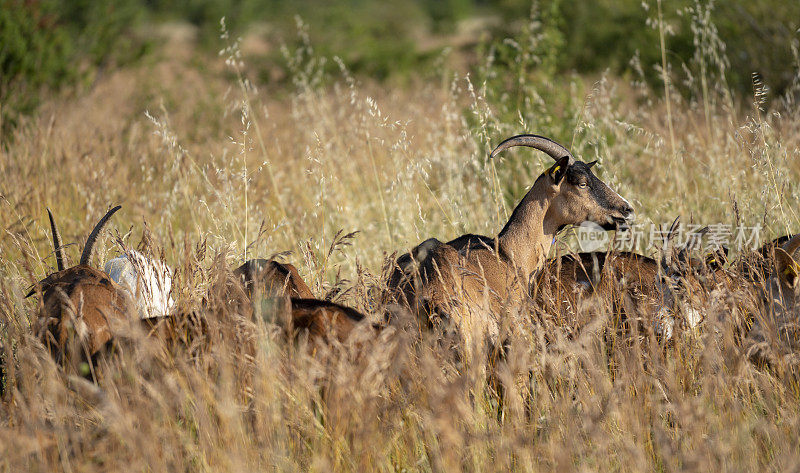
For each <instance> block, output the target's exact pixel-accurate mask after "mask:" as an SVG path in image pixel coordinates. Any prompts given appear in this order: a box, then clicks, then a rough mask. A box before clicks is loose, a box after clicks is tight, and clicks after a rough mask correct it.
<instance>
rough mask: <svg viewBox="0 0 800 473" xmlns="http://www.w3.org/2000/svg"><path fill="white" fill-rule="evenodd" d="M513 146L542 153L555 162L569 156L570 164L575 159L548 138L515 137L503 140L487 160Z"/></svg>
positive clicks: (535, 136)
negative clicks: (524, 147)
mask: <svg viewBox="0 0 800 473" xmlns="http://www.w3.org/2000/svg"><path fill="white" fill-rule="evenodd" d="M514 146H527V147H529V148H535V149H538V150H539V151H544V152H545V153H547V154H548V155H549V156H550V157H551V158H553V159H554V160H556V161H558V160H559V159H561V158H563V157H564V156H569V162H570V164H572V163H573V162H575V157H573V156H572V153H570V152H569V150H568V149H567V148H565V147H563V146H562V145H560V144H558V143H556V142H555V141H553V140H551V139H550V138H545V137H544V136H540V135H517V136H512V137H511V138H508V139H505V140H503V141H502V142H501V143H500V144H499V145H497V147H496V148H495V149H494V150H492V152H491V153H489V159H491V158H494V157H495V156H497V155H498V154H500V153H501V152H503V151H504V150H506V149H508V148H511V147H514Z"/></svg>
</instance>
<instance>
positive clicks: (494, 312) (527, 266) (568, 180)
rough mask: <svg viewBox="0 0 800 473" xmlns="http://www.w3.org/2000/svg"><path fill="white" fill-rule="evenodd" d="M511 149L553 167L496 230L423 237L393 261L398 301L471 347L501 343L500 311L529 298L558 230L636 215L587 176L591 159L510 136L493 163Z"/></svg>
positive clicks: (546, 142)
mask: <svg viewBox="0 0 800 473" xmlns="http://www.w3.org/2000/svg"><path fill="white" fill-rule="evenodd" d="M513 146H528V147H532V148H535V149H538V150H540V151H543V152H545V153H547V154H548V155H549V156H550V157H552V158H553V159H554V160H555V161H556V162H555V164H554V165H553V166H552V167H550V168H549V169H548V170H546V171H545V172H544V173H542V174H541V175H540V176H539V178H538V179H536V182H535V183H534V184H533V186H532V187H531V189H530V190H529V191H528V193H527V194H526V195H525V197H524V198H523V199H522V201H521V202H520V203H519V205H517V207H516V208H515V209H514V211H513V213H512V214H511V217H510V218H509V220H508V222H507V223H506V225H505V227H504V228H503V229H502V230H501V231H500V233H499V234H498V235H497V236H496V237H493V238H486V237H481V236H475V235H464V236H462V237H459V238H456V239H455V240H453V241H452V242H451V243H452V244H449V243H448V244H445V243H442V242H440V241H439V240H436V239H429V240H426V241H425V242H423V243H422V244H420V245H419V246H417V247H416V248H414V249H413V250H412V251H411V253H410V256H406V255H404V256H401V257H400V258H399V259H398V264H397V266H398V269H399V271H400V272H401V273H402V277H394V275H393V277H392V278H390V281H389V282H388V285H389V289H390V291H391V292H392V293H393V294H394V297H395V299H396V300H397V301H398V302H400V303H402V304H406V305H407V306H408V307H409V308H411V310H412V312H415V313H417V314H418V316H419V318H420V322H421V323H423V324H429V323H433V324H435V325H445V326H447V327H446V330H447V331H452V332H457V333H459V334H460V337H461V339H462V341H463V342H465V343H466V345H467V346H468V347H469V346H470V345H472V340H477V341H480V340H481V339H485V338H486V337H487V336H488V340H489V341H490V342H491V343H496V342H497V341H498V339H497V338H498V335H499V327H500V323H499V322H500V320H499V316H500V313H501V312H502V308H503V307H504V306H510V307H513V306H516V305H518V304H519V303H520V302H521V301H522V300H523V299H524V298H525V297H526V293H527V287H528V283H529V278H530V277H531V275H532V274H533V273H534V272H536V271H537V270H538V269H539V268H541V267H542V266H543V265H544V263H545V259H546V257H547V253H548V252H549V250H550V246H551V245H552V243H553V241H554V239H555V236H556V234H557V233H558V232H559V231H560V230H561V229H563V228H564V227H566V226H569V225H574V224H579V223H581V222H583V221H586V220H589V221H592V222H595V223H597V224H598V225H601V226H602V227H603V228H605V229H613V228H616V226H617V225H620V224H624V223H625V222H626V221H627V220H628V219H629V218H630V217H631V216H632V215H633V209H632V208H631V206H630V204H629V203H628V202H627V201H626V200H625V199H623V198H622V197H620V196H619V194H617V193H616V192H614V191H613V190H611V188H609V187H608V185H606V184H605V183H604V182H602V181H601V180H600V179H598V178H597V177H596V176H595V175H594V174H593V173H592V170H591V168H592V166H594V164H595V162H591V163H584V162H582V161H578V160H576V159H575V158H574V157H573V156H572V154H571V153H570V152H569V151H568V150H567V149H566V148H564V147H563V146H561V145H560V144H558V143H556V142H554V141H552V140H550V139H548V138H544V137H542V136H537V135H518V136H515V137H512V138H509V139H507V140H505V141H503V142H502V143H500V145H498V146H497V148H495V149H494V150H493V151H492V153H491V154H490V158H491V157H494V156H496V155H497V154H498V153H500V152H501V151H503V150H505V149H508V148H510V147H513ZM401 264H402V266H401ZM395 273H396V272H395Z"/></svg>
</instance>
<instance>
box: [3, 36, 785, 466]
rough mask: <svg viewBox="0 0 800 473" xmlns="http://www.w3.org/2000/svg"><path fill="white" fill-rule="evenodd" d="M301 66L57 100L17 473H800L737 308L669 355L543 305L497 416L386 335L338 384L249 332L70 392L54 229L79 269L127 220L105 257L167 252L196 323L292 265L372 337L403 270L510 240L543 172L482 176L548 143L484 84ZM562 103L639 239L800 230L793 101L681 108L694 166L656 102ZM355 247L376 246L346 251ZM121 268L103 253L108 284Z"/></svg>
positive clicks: (21, 259)
mask: <svg viewBox="0 0 800 473" xmlns="http://www.w3.org/2000/svg"><path fill="white" fill-rule="evenodd" d="M229 53H230V52H229ZM292 54H294V53H292ZM298 54H299V56H298V58H299V60H298V61H297V63H296V64H295V69H294V70H293V71H291V74H292V77H294V78H295V87H294V89H293V90H292V91H291V92H290V93H286V91H277V90H257V89H256V88H255V87H253V86H252V84H250V83H249V82H247V81H246V80H244V79H243V78H242V77H243V76H245V75H247V73H246V72H245V69H243V68H242V66H240V65H238V64H234V66H235V67H233V68H232V69H231V68H227V69H226V68H224V67H223V66H222V65H221V64H218V63H214V62H206V61H203V62H200V64H202V66H197V65H196V64H197V62H196V61H193V60H184V59H175V58H169V57H168V58H166V59H165V60H163V61H158V62H156V63H154V64H152V65H150V66H146V67H139V68H136V69H126V70H121V71H118V72H114V73H110V74H109V75H108V76H106V77H104V78H102V79H101V80H100V81H99V82H98V83H97V84H96V85H95V86H94V87H93V89H92V90H91V91H90V92H89V93H88V94H85V95H82V96H79V97H73V98H69V97H68V98H54V99H52V100H51V101H50V102H49V104H48V105H47V106H45V107H44V108H43V109H42V111H41V113H40V114H39V115H38V116H37V117H35V118H32V119H31V120H30V121H29V122H28V123H25V124H24V125H23V126H22V127H20V129H19V130H18V131H17V133H16V135H15V136H14V137H13V140H12V141H9V142H8V143H4V144H3V146H2V149H0V176H2V178H1V179H2V189H1V190H0V192H2V196H1V197H0V222H2V225H3V230H4V231H3V233H2V234H0V344H2V345H3V346H4V347H5V348H6V354H5V356H6V367H7V368H6V369H7V379H6V381H5V382H6V392H5V394H4V396H3V400H2V403H0V469H2V470H3V471H26V470H27V471H51V470H55V469H57V470H64V471H113V470H125V471H188V470H190V471H255V470H270V471H331V470H334V471H458V470H468V471H508V470H515V471H542V470H558V471H572V470H576V471H653V470H657V471H676V470H680V471H686V470H695V471H757V470H764V469H766V470H772V471H787V470H792V469H796V468H798V466H799V465H800V455H798V453H799V452H798V447H800V445H799V444H798V440H797V433H798V431H800V397H799V395H800V392H798V386H797V382H796V380H794V378H792V377H790V376H782V375H780V374H771V373H768V372H765V371H759V370H757V369H756V368H754V367H753V366H752V365H751V364H749V363H748V362H747V360H746V355H745V353H744V352H743V350H742V349H741V348H740V347H739V346H738V345H737V344H736V343H735V342H734V336H733V334H732V329H731V327H730V325H731V324H730V323H728V322H727V321H728V320H729V319H731V318H733V317H734V316H735V315H736V314H737V313H738V312H737V311H740V309H741V307H739V306H737V304H738V303H739V302H740V300H739V299H737V295H736V294H728V295H726V294H722V295H718V296H717V297H713V298H711V300H712V301H713V302H712V303H711V304H712V305H711V306H710V308H709V311H710V313H711V314H713V317H711V316H710V317H709V318H708V319H707V324H706V327H705V329H704V331H703V333H702V334H701V335H700V336H697V337H688V338H686V339H685V340H681V341H679V342H678V343H676V345H675V346H673V347H670V348H668V349H666V350H665V349H663V348H662V347H659V346H657V345H653V344H652V343H639V342H638V341H637V342H635V343H630V342H629V341H628V339H627V338H623V339H617V338H616V337H615V336H609V335H608V330H607V328H606V327H607V326H608V325H607V324H605V323H604V321H607V320H610V319H612V318H613V314H612V313H611V307H610V304H603V303H597V304H594V305H591V306H587V308H586V310H589V311H592V312H593V313H594V314H595V317H594V319H595V320H596V321H597V322H596V323H594V324H592V325H591V326H590V327H588V328H586V329H585V330H584V331H582V332H581V333H580V334H579V335H578V336H575V337H573V338H570V337H567V336H566V330H567V329H566V328H564V327H559V326H558V325H557V324H554V323H553V322H552V320H553V318H552V317H549V316H550V315H552V314H544V313H542V312H541V310H539V309H537V308H535V307H526V308H524V309H523V310H522V311H521V312H520V313H519V314H516V313H510V314H508V320H509V321H510V322H509V345H510V348H509V350H510V352H509V356H508V357H507V359H506V361H504V362H502V363H501V365H500V366H499V367H498V368H497V373H499V378H500V380H501V381H502V382H503V384H504V386H505V390H506V392H505V395H504V396H505V397H504V402H503V404H502V406H501V407H498V406H499V401H498V397H497V395H496V394H495V393H494V392H493V391H492V390H490V389H488V388H487V387H486V386H487V383H486V377H487V367H486V366H484V365H482V364H480V363H475V364H472V365H469V366H463V365H458V364H454V363H453V362H452V361H449V358H448V356H447V354H446V353H443V352H442V350H441V349H440V348H439V347H438V346H437V344H436V343H435V341H434V340H431V339H429V338H430V337H423V338H422V339H421V340H420V339H418V338H417V337H416V335H415V334H414V333H410V332H407V331H405V330H404V329H402V328H400V327H393V328H391V329H388V330H386V331H384V332H383V333H382V334H381V335H380V337H379V339H378V340H377V341H372V342H366V343H367V346H368V348H367V349H366V350H364V351H362V352H355V351H353V348H352V347H346V346H345V347H340V346H334V347H333V348H332V352H333V353H331V354H330V355H331V356H330V357H329V358H324V360H325V361H323V362H320V361H319V360H318V359H313V358H309V357H307V356H305V355H304V354H303V352H302V351H301V350H299V349H297V348H296V347H294V346H287V345H286V344H284V343H282V342H281V341H280V340H279V339H278V338H277V336H276V335H275V330H274V329H273V328H272V327H271V326H270V325H269V324H265V323H263V322H258V323H253V322H252V321H247V320H240V319H237V318H236V314H231V317H232V318H231V320H233V321H235V322H236V324H233V325H232V326H229V327H223V329H221V330H222V331H221V334H222V335H221V336H219V337H217V339H216V340H215V343H213V344H212V345H211V347H210V348H208V350H206V351H203V350H200V351H197V352H193V354H190V353H189V351H190V350H185V349H181V348H175V349H172V350H166V351H165V350H164V349H163V348H162V347H161V346H160V345H159V344H158V343H157V342H156V341H154V340H152V339H143V338H141V337H140V336H138V335H136V334H133V335H132V341H131V343H123V344H122V348H121V349H120V353H119V354H118V356H116V357H115V358H114V359H113V360H112V361H111V362H110V363H111V365H112V366H110V367H108V368H107V370H106V371H105V373H106V374H105V376H104V377H103V379H102V380H101V381H100V383H99V384H98V385H92V384H89V383H88V382H86V381H84V380H82V379H79V378H75V377H74V376H72V377H70V376H67V375H65V374H64V373H62V372H61V371H60V370H59V369H58V368H57V367H56V366H55V365H54V364H53V362H52V361H51V359H50V357H49V355H48V353H46V352H45V350H44V349H43V348H42V347H41V345H40V344H39V343H38V342H37V341H35V340H34V338H33V336H32V335H31V329H30V326H31V323H32V321H33V319H34V313H35V309H36V301H34V300H26V299H23V295H24V294H25V292H26V289H27V287H28V286H29V284H30V283H32V282H33V281H34V280H36V279H38V278H41V277H43V276H44V275H45V274H47V273H49V272H51V271H52V270H53V267H54V266H55V263H54V258H53V256H52V254H51V247H50V243H49V242H50V240H49V234H48V230H47V226H46V223H45V222H46V220H45V213H44V208H45V207H50V208H51V209H52V210H53V212H54V214H55V216H56V218H57V219H58V221H59V225H60V227H61V233H62V236H63V238H64V240H65V241H66V242H74V243H77V245H76V246H73V247H70V248H68V250H67V254H68V255H70V257H71V258H72V261H73V263H74V261H75V260H76V258H77V254H78V249H77V248H79V247H80V245H81V244H82V242H83V239H84V238H85V234H86V233H87V232H88V230H89V229H90V228H91V226H92V225H93V223H94V222H95V221H96V219H97V218H98V217H99V216H100V215H102V213H103V212H104V211H105V210H106V208H107V207H108V206H109V205H111V204H121V205H123V210H122V211H121V212H120V213H119V214H118V215H116V216H115V217H114V219H113V221H112V224H111V226H110V227H111V228H112V232H111V233H112V234H117V235H119V237H120V241H122V242H124V244H127V245H137V244H140V243H139V242H140V241H141V242H142V243H141V244H140V245H141V246H144V247H146V251H148V252H150V253H151V254H156V255H160V254H163V258H165V260H166V261H168V262H169V263H170V264H171V265H172V266H173V267H175V268H176V269H177V274H176V278H175V281H176V285H177V289H176V299H177V300H178V303H179V305H181V306H183V307H188V308H194V309H197V308H198V307H199V306H200V303H199V300H200V298H201V297H202V295H204V294H206V293H207V291H208V289H209V288H210V287H211V286H212V284H211V283H212V281H213V280H214V279H215V278H216V277H217V276H218V275H219V274H220V271H221V269H220V266H223V267H224V266H226V265H227V267H228V268H232V267H235V265H238V264H239V263H240V262H242V260H243V259H244V256H245V253H246V254H247V256H248V257H266V256H269V255H271V254H274V253H278V252H283V251H292V252H293V253H292V255H291V256H290V257H289V259H290V260H291V261H293V262H294V263H295V264H297V265H298V267H299V268H300V270H301V273H302V274H303V275H304V277H306V279H307V281H308V282H309V285H310V286H311V288H312V290H314V291H315V292H316V293H318V294H320V295H326V294H328V295H330V296H331V297H334V298H335V300H337V301H339V302H343V303H346V304H349V305H351V306H353V307H356V308H358V309H361V310H363V311H365V312H367V313H369V314H370V316H371V317H372V318H373V319H379V318H380V316H381V313H380V310H379V308H376V307H373V306H372V300H373V298H372V296H373V295H374V291H375V290H376V288H377V289H380V280H381V274H380V273H381V267H382V264H383V263H384V260H385V258H386V256H387V254H389V253H391V252H393V251H396V250H403V249H407V248H408V247H410V246H412V245H415V244H416V243H417V242H419V241H421V240H423V239H425V238H428V237H431V236H436V237H438V238H440V239H442V240H445V239H450V238H451V237H455V236H457V235H460V234H462V233H465V232H471V233H481V234H494V233H496V232H497V231H498V230H499V229H500V228H501V227H502V224H503V223H504V220H505V218H506V216H507V215H508V214H510V209H511V207H510V206H512V205H513V204H514V202H515V201H516V200H518V199H519V198H520V197H521V194H520V193H516V190H517V189H520V188H524V186H525V185H528V184H530V183H532V182H533V180H534V179H535V178H536V176H537V175H538V174H539V173H540V172H541V171H542V170H543V169H544V167H545V166H547V164H548V163H547V160H546V158H545V157H542V156H539V155H534V154H532V153H531V152H530V151H519V152H517V153H515V154H513V155H512V157H511V158H506V159H504V160H503V161H500V162H498V163H496V164H494V165H492V164H490V163H487V162H486V159H485V156H486V152H487V151H488V149H485V147H484V146H482V145H478V144H477V143H482V142H483V141H482V140H483V139H486V138H488V139H489V140H490V141H491V143H496V142H498V141H499V140H500V139H502V138H504V137H506V136H507V135H510V134H512V133H517V132H522V131H527V132H539V133H542V134H545V135H547V134H548V129H541V128H539V126H541V123H530V122H529V121H528V122H526V124H525V126H521V125H519V124H518V123H510V122H507V121H506V122H504V121H502V120H501V119H500V118H499V117H497V116H495V115H494V114H493V113H494V112H493V110H494V107H495V105H496V104H492V103H487V102H486V101H485V99H484V98H483V96H482V94H481V92H480V87H474V88H473V87H472V86H471V85H470V84H469V83H468V82H467V81H466V80H465V79H463V78H458V77H456V78H455V79H453V80H452V81H451V80H450V79H449V78H447V79H443V80H440V81H438V82H434V83H433V85H431V84H430V83H423V82H422V81H420V83H419V84H418V85H417V86H416V87H413V88H409V89H403V90H389V89H385V88H382V87H380V86H376V85H372V84H366V85H362V84H359V83H358V82H357V81H356V80H355V79H353V78H350V77H349V76H348V75H347V73H346V71H345V72H343V73H342V75H341V77H340V78H339V79H332V78H330V77H322V76H321V72H319V70H318V67H317V66H316V65H315V64H314V60H313V55H311V54H309V53H308V51H306V52H303V51H301V52H298ZM304 54H305V55H307V56H303V55H304ZM232 57H233V60H234V61H236V60H237V59H236V57H235V54H234V55H233V56H232ZM310 58H311V59H310ZM192 64H195V65H192ZM231 71H232V73H231ZM551 86H552V84H551ZM565 86H566V87H572V89H570V92H569V93H570V94H573V96H572V101H573V102H578V103H581V102H583V101H584V100H586V106H585V107H584V108H583V110H582V111H581V113H580V114H579V116H578V123H577V127H576V135H575V140H574V143H573V149H574V150H575V152H576V154H577V155H580V156H583V157H585V159H586V160H591V159H600V165H599V175H600V176H601V178H603V179H604V180H606V181H607V182H610V183H612V184H613V185H614V187H615V188H616V189H617V190H618V191H619V192H620V193H621V194H622V195H623V196H625V197H627V198H628V199H629V200H630V201H631V202H632V203H633V204H634V206H635V208H636V209H637V215H638V216H639V219H640V220H641V221H645V222H647V221H652V222H655V223H664V222H669V221H671V220H672V219H673V218H674V216H676V215H679V214H680V215H683V216H684V219H687V220H688V218H689V217H690V216H691V217H692V218H693V219H694V220H695V221H699V222H703V223H717V222H720V223H731V224H733V223H736V218H737V216H738V218H740V219H741V220H742V221H743V222H745V223H747V224H750V225H752V224H755V223H758V222H760V223H762V224H764V225H765V227H766V235H770V236H772V235H777V234H784V233H786V232H791V231H797V229H798V228H800V218H799V217H798V215H797V210H796V206H795V203H796V202H797V201H798V193H800V185H798V183H799V182H800V180H799V178H800V160H799V159H798V158H800V156H798V148H800V125H799V124H800V116H798V110H800V108H798V107H797V106H796V104H794V103H792V102H787V103H784V104H780V103H777V102H778V101H777V100H776V101H775V102H776V103H775V104H774V105H773V106H772V107H770V108H769V109H767V110H765V111H762V110H759V109H758V108H755V107H748V106H746V105H742V104H747V103H748V102H749V99H747V98H739V100H740V102H742V103H739V104H736V105H735V106H734V104H733V103H732V102H733V100H728V99H726V96H725V95H724V94H718V95H717V97H719V99H718V100H704V103H702V104H698V103H694V102H692V101H691V100H681V99H680V98H679V97H680V94H678V93H673V95H672V97H673V100H674V102H673V103H672V104H671V111H670V114H671V117H672V121H673V123H672V126H673V129H674V136H675V148H676V149H675V152H674V153H673V151H672V149H671V145H670V143H669V131H668V130H669V126H670V125H669V124H668V122H667V120H666V114H665V113H664V110H665V104H664V102H663V100H662V99H660V98H659V97H658V96H657V95H655V94H654V93H652V92H650V91H649V90H647V89H642V88H640V87H637V86H636V85H635V84H634V85H633V86H630V85H628V84H625V83H623V82H622V81H619V80H616V79H610V78H605V77H604V78H602V79H601V80H599V81H597V82H596V83H595V84H594V85H593V86H592V87H591V89H590V92H589V93H586V94H584V93H583V92H581V90H582V85H581V84H580V83H579V82H577V81H576V80H574V79H573V80H570V81H569V82H568V83H567V84H566V85H565ZM542 90H547V87H546V86H545V85H542ZM676 97H677V98H676ZM704 99H705V97H704ZM544 100H545V101H546V97H545V99H544ZM707 110H711V113H707ZM145 111H147V112H148V115H147V116H146V115H145ZM465 117H478V118H479V119H478V120H477V123H478V125H477V126H475V127H470V125H469V123H470V122H469V121H468V120H466V119H465ZM542 123H544V122H542ZM495 171H496V172H497V176H496V177H495V176H494V174H493V173H494V172H495ZM503 189H511V191H507V192H505V193H504V191H503ZM734 209H736V210H735V211H734ZM145 223H146V227H145ZM145 228H146V230H145ZM340 230H343V231H345V232H351V231H356V230H357V231H358V232H359V233H358V234H357V235H356V236H355V237H354V238H353V239H352V240H347V241H344V242H342V241H341V240H336V239H335V237H336V235H337V233H338V232H339V231H340ZM346 243H349V245H348V244H346ZM116 246H117V243H115V241H114V239H112V238H109V237H105V238H104V239H103V242H102V244H101V245H100V251H99V252H98V261H97V262H96V263H95V264H96V265H98V266H99V265H100V261H105V260H106V259H107V258H109V257H110V255H111V254H112V253H115V252H116V251H118V248H117V247H116ZM219 258H223V259H222V260H220V259H219ZM237 334H238V335H239V336H241V335H242V334H245V336H247V337H249V340H251V341H254V343H255V346H256V347H257V349H256V350H255V352H254V353H248V352H247V351H246V350H243V349H242V346H239V345H237V343H236V342H235V340H237V338H236V337H235V336H234V335H237ZM239 339H240V338H239ZM529 373H530V377H529V376H528V374H529ZM323 392H324V397H323V394H322V393H323Z"/></svg>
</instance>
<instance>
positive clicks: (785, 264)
mask: <svg viewBox="0 0 800 473" xmlns="http://www.w3.org/2000/svg"><path fill="white" fill-rule="evenodd" d="M775 269H776V270H777V273H778V277H779V278H781V279H783V280H784V281H786V284H788V285H789V287H795V286H796V285H797V282H798V279H800V278H798V275H800V264H797V262H796V261H795V260H794V258H792V257H791V255H789V253H787V252H786V251H784V250H783V249H782V248H775Z"/></svg>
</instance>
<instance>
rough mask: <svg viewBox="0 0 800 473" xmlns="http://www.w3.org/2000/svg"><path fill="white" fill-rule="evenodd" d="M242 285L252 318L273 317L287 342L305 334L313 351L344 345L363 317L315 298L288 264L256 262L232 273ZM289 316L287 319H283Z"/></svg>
mask: <svg viewBox="0 0 800 473" xmlns="http://www.w3.org/2000/svg"><path fill="white" fill-rule="evenodd" d="M233 273H234V275H235V276H236V278H237V279H238V280H239V282H241V283H242V284H243V286H244V290H245V294H246V295H247V297H248V298H249V300H250V302H251V307H250V308H248V309H245V310H251V311H252V312H251V313H252V314H253V316H256V317H271V316H274V317H275V318H274V319H272V320H271V321H273V322H276V323H277V324H278V325H280V326H281V327H282V329H283V330H284V331H285V333H286V335H287V336H288V338H289V339H293V340H297V339H298V337H301V336H303V335H304V334H307V335H308V340H309V348H310V350H311V351H312V352H314V351H315V350H316V349H317V348H319V346H321V345H320V344H328V343H330V342H331V341H333V340H337V341H339V342H342V343H343V342H345V341H346V340H347V339H348V337H349V336H350V333H351V332H352V331H353V329H354V328H355V327H356V325H358V324H359V323H360V322H361V321H363V320H364V319H365V318H366V317H365V316H364V314H362V313H360V312H358V311H357V310H355V309H352V308H349V307H345V306H343V305H339V304H336V303H333V302H329V301H323V300H319V299H316V298H315V297H314V294H313V293H312V292H311V289H309V287H308V285H307V284H306V283H305V281H303V278H302V277H301V276H300V273H299V272H298V271H297V268H296V267H294V266H293V265H291V264H288V263H279V262H277V261H274V260H265V259H256V260H250V261H248V262H246V263H244V264H243V265H242V266H240V267H238V268H236V269H235V270H234V271H233ZM286 315H290V317H288V318H287V317H286Z"/></svg>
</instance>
